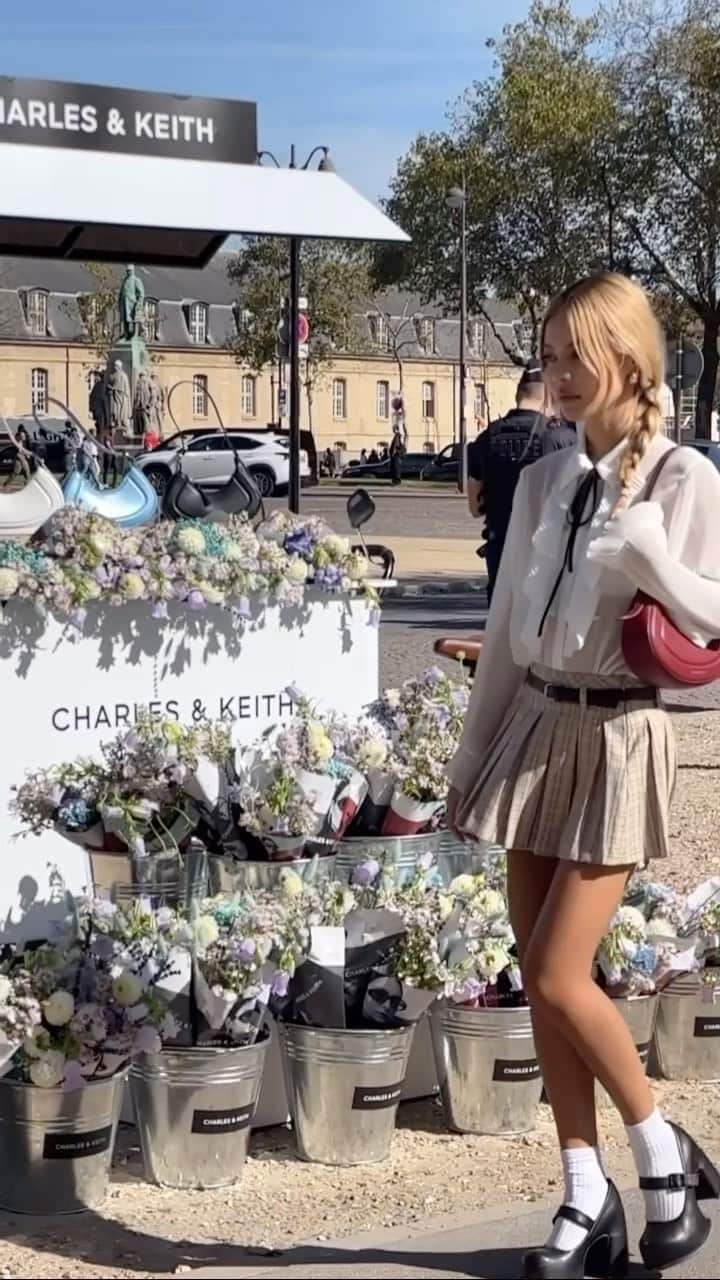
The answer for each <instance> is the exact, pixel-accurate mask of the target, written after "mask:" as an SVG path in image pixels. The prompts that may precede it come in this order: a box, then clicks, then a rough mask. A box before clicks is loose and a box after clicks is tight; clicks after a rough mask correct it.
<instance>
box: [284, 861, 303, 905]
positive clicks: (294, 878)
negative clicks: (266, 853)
mask: <svg viewBox="0 0 720 1280" xmlns="http://www.w3.org/2000/svg"><path fill="white" fill-rule="evenodd" d="M280 889H281V891H282V893H283V894H284V895H285V897H286V898H297V897H298V895H299V894H301V893H302V891H303V882H302V880H301V879H300V876H299V875H298V873H297V871H291V870H290V869H289V867H288V868H286V869H285V870H284V871H281V872H280Z"/></svg>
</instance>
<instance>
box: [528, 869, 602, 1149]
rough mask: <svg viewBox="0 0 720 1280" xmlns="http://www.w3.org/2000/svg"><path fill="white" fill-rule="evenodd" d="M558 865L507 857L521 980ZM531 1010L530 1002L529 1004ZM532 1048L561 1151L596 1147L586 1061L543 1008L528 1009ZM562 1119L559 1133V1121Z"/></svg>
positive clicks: (590, 1080) (592, 1095)
mask: <svg viewBox="0 0 720 1280" xmlns="http://www.w3.org/2000/svg"><path fill="white" fill-rule="evenodd" d="M557 868H558V862H557V861H556V859H554V858H539V857H536V856H535V854H533V853H529V852H527V851H526V850H524V849H513V850H509V851H508V855H507V889H508V902H509V906H510V923H511V924H512V927H513V932H514V934H515V940H516V942H517V946H518V952H519V956H520V967H521V969H522V971H523V975H524V974H525V971H526V967H527V964H526V957H527V955H528V951H529V947H530V940H531V938H532V936H533V933H534V930H535V928H536V926H537V923H538V920H539V918H540V914H541V912H542V909H543V906H544V903H545V900H546V898H547V896H548V894H549V892H550V889H551V886H552V884H553V881H554V878H555V874H556V871H557ZM531 1005H532V1001H531ZM531 1011H532V1018H533V1030H534V1033H535V1048H536V1050H537V1055H538V1061H539V1062H540V1065H541V1067H542V1075H543V1083H544V1085H545V1092H546V1093H547V1096H548V1098H549V1099H550V1105H551V1107H552V1110H553V1114H554V1115H555V1118H556V1123H558V1138H559V1140H560V1146H561V1147H563V1148H570V1147H582V1146H589V1147H595V1146H596V1145H597V1123H596V1117H595V1080H594V1077H593V1074H592V1072H591V1070H590V1068H589V1067H588V1066H587V1065H586V1063H585V1060H584V1059H583V1058H582V1057H581V1056H580V1055H579V1054H578V1052H577V1050H576V1049H575V1048H574V1046H573V1044H572V1043H571V1041H570V1040H569V1039H567V1038H566V1036H565V1035H563V1034H562V1033H558V1030H557V1027H556V1026H555V1025H554V1023H553V1022H552V1021H551V1020H550V1019H549V1018H547V1017H546V1015H545V1014H544V1012H543V1010H542V1008H540V1007H539V1006H538V1007H537V1008H535V1007H533V1008H532V1010H531ZM558 1115H561V1116H562V1128H561V1127H560V1123H559V1122H558V1119H557V1118H558Z"/></svg>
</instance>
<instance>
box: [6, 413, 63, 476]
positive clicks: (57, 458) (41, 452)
mask: <svg viewBox="0 0 720 1280" xmlns="http://www.w3.org/2000/svg"><path fill="white" fill-rule="evenodd" d="M9 425H10V430H11V431H12V433H13V435H15V432H16V431H17V429H18V427H19V426H23V427H24V428H25V430H26V431H27V433H28V435H29V437H30V443H31V445H32V450H33V453H34V454H35V456H36V457H38V458H41V459H42V461H43V462H44V463H45V465H46V466H47V467H49V469H50V470H51V471H54V472H55V474H56V475H60V476H61V475H63V474H64V471H65V449H64V446H63V436H64V433H65V423H64V419H62V418H47V419H44V420H43V422H42V425H41V427H40V428H38V427H37V425H36V424H35V422H34V421H33V419H32V418H10V420H9ZM16 452H17V450H16V448H15V445H14V444H13V443H12V441H11V440H10V438H9V436H7V435H6V434H5V432H4V431H0V475H5V476H7V475H10V474H11V473H12V470H13V467H14V466H15V455H16Z"/></svg>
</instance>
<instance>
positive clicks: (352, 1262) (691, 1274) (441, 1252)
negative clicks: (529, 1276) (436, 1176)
mask: <svg viewBox="0 0 720 1280" xmlns="http://www.w3.org/2000/svg"><path fill="white" fill-rule="evenodd" d="M623 1198H624V1200H625V1205H626V1210H627V1215H628V1232H629V1236H630V1240H631V1242H632V1243H633V1244H634V1242H635V1241H636V1240H637V1239H638V1237H639V1235H640V1233H641V1231H642V1228H643V1217H644V1215H643V1211H642V1201H641V1198H640V1195H639V1193H638V1192H632V1193H630V1194H629V1195H626V1196H624V1197H623ZM709 1212H710V1216H711V1217H712V1218H713V1219H714V1221H715V1232H714V1234H713V1236H712V1238H711V1240H710V1242H709V1243H708V1245H707V1246H706V1247H705V1249H703V1250H702V1251H701V1253H700V1254H699V1255H698V1256H697V1257H696V1258H693V1259H690V1260H689V1261H688V1262H687V1263H685V1264H684V1265H683V1266H680V1267H678V1268H677V1270H673V1271H672V1275H673V1277H675V1278H676V1280H696V1278H697V1277H701V1276H705V1277H706V1278H707V1280H720V1223H718V1214H717V1211H716V1209H715V1208H713V1209H711V1210H710V1211H709ZM549 1216H550V1211H549V1209H548V1208H547V1207H544V1208H543V1209H542V1210H541V1211H533V1212H530V1213H528V1211H527V1206H526V1205H523V1204H519V1205H508V1206H507V1209H506V1210H505V1212H504V1213H502V1214H499V1213H498V1212H497V1211H496V1212H494V1213H490V1212H485V1213H482V1212H479V1213H478V1215H477V1220H476V1221H475V1222H474V1223H470V1222H469V1221H468V1220H467V1219H466V1220H465V1222H464V1223H463V1225H462V1226H459V1225H457V1224H456V1223H455V1224H452V1223H449V1224H448V1225H447V1227H446V1229H445V1230H443V1229H442V1226H443V1224H441V1223H434V1224H432V1225H431V1224H428V1225H427V1226H426V1228H425V1229H424V1230H423V1229H422V1228H420V1229H419V1230H417V1231H416V1232H415V1233H413V1234H411V1233H410V1232H409V1231H408V1232H405V1233H402V1232H377V1233H368V1235H367V1236H366V1237H364V1238H362V1237H360V1238H355V1239H354V1240H352V1241H345V1242H337V1243H335V1244H323V1245H319V1244H318V1245H314V1246H313V1245H310V1246H308V1247H300V1248H297V1249H294V1250H289V1251H288V1252H286V1253H279V1254H277V1255H276V1256H275V1257H273V1258H268V1259H266V1261H265V1262H262V1261H260V1260H259V1259H258V1260H257V1262H256V1263H255V1264H254V1265H253V1264H252V1263H251V1261H250V1258H248V1257H247V1256H246V1257H245V1258H244V1259H243V1260H242V1262H241V1263H240V1265H237V1264H236V1266H235V1267H234V1268H227V1269H223V1268H222V1267H218V1268H214V1267H208V1268H207V1269H206V1270H204V1271H198V1272H195V1273H194V1274H195V1275H196V1276H197V1277H200V1276H202V1277H207V1278H208V1280H230V1277H239V1276H242V1277H244V1280H270V1277H275V1278H276V1280H281V1277H286V1278H287V1280H322V1278H323V1277H327V1278H328V1280H330V1277H331V1276H332V1277H333V1278H334V1280H335V1278H338V1277H342V1278H343V1280H420V1278H421V1277H429V1278H430V1280H435V1278H436V1277H437V1278H438V1280H441V1278H443V1277H444V1278H447V1280H463V1278H467V1277H474V1280H480V1278H482V1280H515V1278H516V1277H517V1276H519V1275H520V1274H521V1258H522V1254H523V1251H524V1250H525V1249H526V1248H527V1247H528V1245H529V1244H531V1243H533V1242H535V1241H542V1240H543V1239H544V1238H545V1237H546V1235H547V1230H548V1221H549ZM238 1262H240V1259H238ZM650 1274H651V1273H649V1272H647V1271H646V1270H645V1268H644V1267H643V1266H642V1264H641V1262H640V1261H639V1260H638V1259H637V1255H635V1257H634V1258H633V1261H632V1262H631V1263H630V1269H629V1271H628V1277H629V1278H630V1280H650Z"/></svg>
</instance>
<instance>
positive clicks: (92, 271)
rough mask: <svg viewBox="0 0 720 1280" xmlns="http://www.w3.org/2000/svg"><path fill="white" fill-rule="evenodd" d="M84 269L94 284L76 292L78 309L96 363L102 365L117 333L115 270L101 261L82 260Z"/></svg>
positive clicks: (118, 330) (116, 279)
mask: <svg viewBox="0 0 720 1280" xmlns="http://www.w3.org/2000/svg"><path fill="white" fill-rule="evenodd" d="M83 269H84V270H85V271H86V272H87V274H88V275H89V276H90V277H91V278H92V281H93V285H94V288H93V289H92V290H90V291H89V292H88V293H81V294H80V295H79V297H78V309H79V311H80V318H81V320H82V323H83V328H84V329H85V332H86V334H87V336H88V339H89V341H90V345H91V346H92V348H93V352H94V354H95V356H96V358H97V361H98V364H100V365H103V366H104V365H105V364H106V362H107V358H108V355H109V353H110V351H111V350H112V348H113V346H114V344H115V342H116V341H117V339H118V337H119V335H120V321H119V316H118V305H117V297H118V287H119V285H118V278H117V273H116V271H114V269H113V268H112V267H110V266H108V265H107V264H106V263H102V262H84V263H83Z"/></svg>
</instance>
